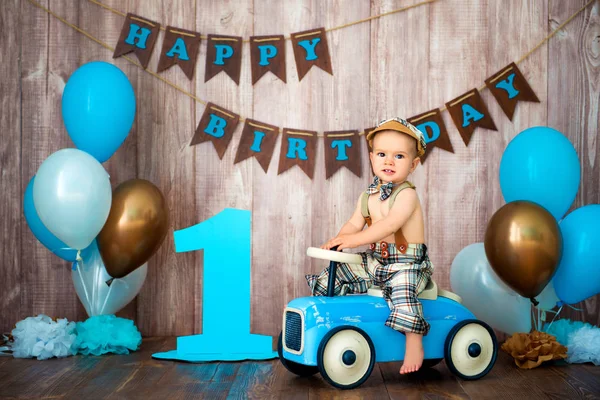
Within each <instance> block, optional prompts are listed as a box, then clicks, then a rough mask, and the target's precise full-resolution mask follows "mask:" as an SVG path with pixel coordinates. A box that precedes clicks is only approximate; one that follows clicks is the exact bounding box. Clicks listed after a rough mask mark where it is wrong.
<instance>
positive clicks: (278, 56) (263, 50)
mask: <svg viewBox="0 0 600 400" xmlns="http://www.w3.org/2000/svg"><path fill="white" fill-rule="evenodd" d="M250 64H251V65H252V84H253V85H254V84H255V83H256V82H258V80H259V79H260V78H262V76H263V75H264V74H266V73H267V72H269V71H271V72H272V73H273V74H274V75H275V76H276V77H278V78H279V79H281V80H282V81H284V82H285V81H286V76H285V39H284V37H283V35H278V36H251V37H250Z"/></svg>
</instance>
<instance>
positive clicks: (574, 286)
mask: <svg viewBox="0 0 600 400" xmlns="http://www.w3.org/2000/svg"><path fill="white" fill-rule="evenodd" d="M559 226H560V230H561V232H562V235H563V241H564V251H563V257H562V259H561V260H560V264H559V265H558V269H557V271H556V274H555V275H554V278H553V281H554V289H555V290H556V294H557V295H558V298H559V299H561V300H562V301H563V302H564V303H567V304H573V303H578V302H580V301H582V300H585V299H587V298H588V297H591V296H594V295H596V294H598V293H600V204H590V205H587V206H583V207H580V208H578V209H576V210H574V211H573V212H571V213H570V214H568V215H567V216H566V217H565V218H564V219H563V220H562V221H561V222H560V224H559Z"/></svg>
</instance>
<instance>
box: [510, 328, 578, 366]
mask: <svg viewBox="0 0 600 400" xmlns="http://www.w3.org/2000/svg"><path fill="white" fill-rule="evenodd" d="M502 350H504V351H505V352H507V353H508V354H510V355H511V356H512V357H513V358H514V359H515V364H517V366H518V367H519V368H523V369H532V368H536V367H538V366H540V365H541V364H542V363H543V362H544V361H550V360H561V359H565V358H567V348H566V347H565V346H563V345H562V344H560V343H558V342H557V341H556V337H554V336H552V335H549V334H547V333H544V332H539V331H533V332H531V333H515V334H514V335H512V336H511V337H510V338H508V339H507V340H506V342H504V343H503V344H502Z"/></svg>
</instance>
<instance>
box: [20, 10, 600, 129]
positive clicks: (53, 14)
mask: <svg viewBox="0 0 600 400" xmlns="http://www.w3.org/2000/svg"><path fill="white" fill-rule="evenodd" d="M27 1H29V2H30V3H31V4H33V5H34V6H36V7H37V8H39V9H41V10H43V11H45V12H47V13H48V14H50V15H52V16H53V17H55V18H56V19H58V20H59V21H61V22H62V23H64V24H65V25H67V26H69V27H71V28H73V29H74V30H76V31H77V32H79V33H81V34H82V35H84V36H86V37H87V38H88V39H90V40H93V41H94V42H96V43H98V44H99V45H101V46H102V47H104V48H106V49H107V50H110V51H111V52H114V51H115V48H114V47H112V46H110V45H108V44H106V43H104V42H103V41H101V40H100V39H97V38H96V37H94V36H93V35H91V34H90V33H88V32H86V31H85V30H83V29H81V28H79V27H78V26H76V25H74V24H72V23H70V22H69V21H67V20H65V19H64V18H62V17H61V16H59V15H57V14H56V13H54V12H53V11H52V10H49V9H47V8H46V7H44V6H42V5H41V4H39V3H38V2H36V1H35V0H27ZM88 1H91V2H93V3H97V4H99V5H102V3H98V2H97V1H95V0H88ZM595 1H597V0H590V1H588V2H587V3H586V4H585V5H584V6H583V7H581V8H580V9H579V10H578V11H577V12H575V13H574V14H573V15H571V16H570V17H569V18H567V19H566V20H565V22H563V23H562V24H560V25H559V26H558V27H557V28H556V29H555V30H554V31H552V32H551V33H550V34H548V35H547V36H546V37H545V38H544V39H543V40H542V41H540V42H539V43H538V44H537V45H536V46H535V47H533V49H531V50H530V51H528V52H527V53H525V54H524V55H523V56H522V57H521V58H519V60H518V61H517V62H516V63H515V64H519V63H521V62H523V61H524V60H525V59H526V58H527V57H529V56H530V55H531V54H532V53H533V52H534V51H536V50H537V49H538V48H540V46H542V45H543V44H544V43H546V42H547V41H548V40H550V39H551V38H552V37H553V36H554V35H556V34H557V33H558V31H560V30H561V29H562V28H563V27H564V26H565V25H567V24H568V23H569V22H571V20H573V18H575V17H576V16H577V15H579V14H580V13H581V12H582V11H584V10H585V9H586V8H587V7H588V6H589V5H590V4H592V3H593V2H595ZM427 2H431V1H427ZM427 2H425V3H427ZM419 4H424V3H419ZM102 6H104V5H102ZM415 6H416V5H415ZM106 7H108V6H106ZM106 7H105V8H106ZM401 10H402V9H399V10H394V11H393V12H399V11H401ZM390 13H392V12H390ZM390 13H386V14H380V15H376V16H373V17H371V19H373V18H379V17H381V16H383V15H388V14H390ZM365 20H369V19H365ZM360 22H364V21H363V20H361V21H356V22H353V23H351V24H357V23H360ZM351 24H346V25H341V26H339V27H336V28H330V30H335V29H341V28H343V27H345V26H350V25H351ZM121 57H122V58H124V59H126V60H127V61H129V62H130V63H132V64H133V65H135V66H137V67H139V68H141V69H142V70H143V71H145V72H147V73H148V74H150V75H152V76H153V77H155V78H156V79H158V80H160V81H162V82H164V83H165V84H167V85H169V86H171V87H172V88H173V89H175V90H177V91H179V92H181V93H183V94H185V95H186V96H188V97H190V98H191V99H193V100H194V101H196V102H198V103H201V104H203V105H206V104H208V103H207V102H206V101H204V100H202V99H200V98H199V97H197V96H196V95H194V94H193V93H190V92H188V91H187V90H185V89H183V88H182V87H180V86H178V85H176V84H175V83H172V82H170V81H169V80H167V79H165V78H163V77H162V76H160V75H158V74H157V73H155V72H153V71H149V70H147V69H145V68H144V67H142V65H141V64H140V63H139V62H137V61H135V60H134V59H133V58H131V57H127V56H121ZM485 88H486V85H483V86H481V87H479V88H478V89H477V90H478V91H479V92H481V91H483V90H484V89H485ZM445 110H447V107H446V106H443V107H442V108H440V112H443V111H445ZM239 121H240V122H244V121H245V119H244V118H243V117H241V116H240V119H239ZM359 134H360V135H364V132H359ZM317 136H318V137H324V135H322V134H318V135H317Z"/></svg>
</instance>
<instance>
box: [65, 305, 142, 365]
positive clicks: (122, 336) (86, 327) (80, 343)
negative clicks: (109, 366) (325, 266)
mask: <svg viewBox="0 0 600 400" xmlns="http://www.w3.org/2000/svg"><path fill="white" fill-rule="evenodd" d="M140 344H142V335H141V334H140V332H139V331H138V329H137V327H136V326H135V325H134V324H133V321H131V320H129V319H124V318H119V317H116V316H114V315H97V316H93V317H90V318H88V319H87V320H86V321H85V322H78V323H77V341H76V342H75V345H74V348H75V349H76V352H77V353H78V354H84V355H89V354H93V355H95V356H99V355H101V354H105V353H115V354H129V350H132V351H135V350H137V349H138V348H139V346H140Z"/></svg>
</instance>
